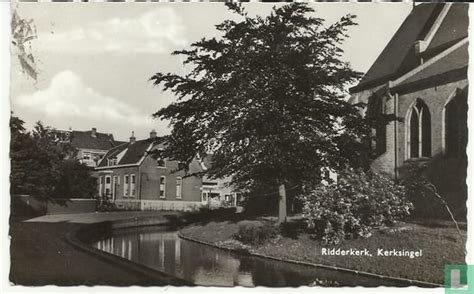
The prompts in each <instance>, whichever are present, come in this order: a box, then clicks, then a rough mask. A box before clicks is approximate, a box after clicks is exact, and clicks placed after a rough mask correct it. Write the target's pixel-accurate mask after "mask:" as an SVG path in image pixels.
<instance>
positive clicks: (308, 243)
mask: <svg viewBox="0 0 474 294" xmlns="http://www.w3.org/2000/svg"><path fill="white" fill-rule="evenodd" d="M237 231H238V223H237V222H235V221H218V222H208V223H205V224H204V223H203V224H195V225H192V226H189V227H186V228H184V229H182V230H181V233H182V234H183V235H184V236H187V237H191V238H194V239H197V240H200V241H204V242H208V243H212V244H215V245H220V246H224V247H231V248H239V247H240V248H246V249H247V250H249V251H250V252H254V253H260V254H265V255H267V256H274V257H279V258H284V259H291V260H298V261H305V262H311V263H317V264H324V265H330V266H338V267H344V268H348V269H353V270H359V271H367V272H371V273H376V274H381V275H386V276H392V277H400V278H407V279H414V280H420V281H426V282H431V283H438V284H443V283H444V275H443V268H444V265H445V264H458V263H464V260H465V255H464V249H465V244H464V243H461V242H460V241H459V239H460V238H459V234H458V232H457V231H456V229H455V228H453V227H451V226H449V227H448V226H436V227H433V226H423V225H420V224H412V223H406V224H400V225H399V226H398V228H396V229H387V230H380V231H377V232H375V233H374V234H373V236H372V237H370V238H368V239H358V240H348V241H344V242H343V243H342V244H339V245H335V246H322V245H321V244H320V242H319V241H317V240H314V239H312V238H311V237H310V235H308V234H306V233H300V234H298V235H297V236H292V238H290V237H282V236H280V235H279V236H277V237H275V238H273V239H271V240H270V241H268V242H266V243H264V244H262V245H259V246H249V245H244V244H241V243H240V242H238V241H236V240H234V235H235V234H236V233H237ZM462 233H463V235H464V240H465V239H466V231H465V230H464V231H462ZM323 248H336V249H337V248H341V249H350V248H353V249H361V250H364V249H366V248H367V249H368V250H369V251H370V253H371V254H372V256H326V255H322V249H323ZM377 249H384V250H392V249H396V250H402V249H403V250H419V249H422V250H423V251H422V256H421V257H415V258H413V259H411V258H409V257H395V256H390V257H388V256H377Z"/></svg>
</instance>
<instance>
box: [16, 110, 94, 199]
mask: <svg viewBox="0 0 474 294" xmlns="http://www.w3.org/2000/svg"><path fill="white" fill-rule="evenodd" d="M10 130H11V143H10V158H11V173H10V187H11V189H10V192H11V194H12V195H15V194H17V195H19V194H27V195H32V196H35V197H38V198H40V199H43V200H52V199H53V198H55V197H56V198H72V197H74V198H90V197H93V196H94V194H95V191H96V183H95V179H94V178H92V177H91V175H90V171H89V170H88V168H87V166H85V165H82V164H80V163H79V162H77V161H75V160H74V159H73V158H74V156H75V150H74V148H73V147H72V146H71V145H70V144H68V143H63V142H57V141H56V139H55V136H54V130H53V129H51V128H50V127H46V126H44V125H43V124H42V123H41V122H38V123H36V125H35V127H34V130H33V131H32V132H27V131H26V129H25V127H24V121H23V120H21V119H20V118H18V117H15V116H13V115H12V117H11V119H10Z"/></svg>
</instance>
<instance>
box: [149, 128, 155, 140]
mask: <svg viewBox="0 0 474 294" xmlns="http://www.w3.org/2000/svg"><path fill="white" fill-rule="evenodd" d="M150 138H156V131H155V129H153V130H151V132H150Z"/></svg>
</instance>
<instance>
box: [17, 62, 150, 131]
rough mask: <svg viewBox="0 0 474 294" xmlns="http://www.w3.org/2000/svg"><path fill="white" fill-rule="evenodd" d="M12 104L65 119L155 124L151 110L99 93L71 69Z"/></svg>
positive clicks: (134, 124) (118, 123)
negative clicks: (44, 86)
mask: <svg viewBox="0 0 474 294" xmlns="http://www.w3.org/2000/svg"><path fill="white" fill-rule="evenodd" d="M15 104H16V105H18V106H20V107H23V108H27V109H30V110H34V111H35V112H40V113H42V114H44V115H46V116H48V117H56V118H61V119H62V118H64V120H68V119H73V118H76V119H77V118H79V119H84V120H93V121H98V122H104V121H106V122H108V123H115V124H116V125H120V126H135V127H141V128H146V129H150V128H151V127H153V126H154V124H156V122H154V121H153V119H152V118H151V116H150V114H144V113H141V112H140V111H139V110H138V109H136V108H135V107H134V106H133V105H130V104H128V103H125V102H123V101H120V100H118V99H116V98H113V97H109V96H106V95H102V94H101V93H98V92H97V91H96V90H94V89H92V88H90V87H88V86H87V85H85V84H84V82H83V81H82V79H81V78H80V77H79V76H78V75H77V74H75V73H74V72H72V71H61V72H59V73H57V74H56V75H55V76H54V77H53V78H52V80H51V84H50V85H49V87H48V88H46V89H44V90H39V91H36V92H34V93H31V94H27V95H20V96H18V97H17V98H16V99H15Z"/></svg>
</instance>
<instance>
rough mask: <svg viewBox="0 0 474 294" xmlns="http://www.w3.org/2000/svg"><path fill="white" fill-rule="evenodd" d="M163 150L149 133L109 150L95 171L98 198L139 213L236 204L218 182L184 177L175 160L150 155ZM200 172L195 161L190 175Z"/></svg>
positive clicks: (200, 163) (232, 193) (198, 164)
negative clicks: (143, 138) (225, 201)
mask: <svg viewBox="0 0 474 294" xmlns="http://www.w3.org/2000/svg"><path fill="white" fill-rule="evenodd" d="M164 147H165V145H164V142H163V140H162V139H161V138H159V137H157V136H156V132H155V131H152V132H151V133H150V137H149V138H148V139H145V140H136V138H135V137H134V136H133V134H132V137H131V138H130V142H128V143H125V144H122V145H119V146H117V147H114V148H112V149H110V150H109V151H108V152H107V154H106V155H105V156H104V158H103V159H102V160H101V161H100V163H99V165H98V166H97V167H96V168H95V170H96V172H97V173H98V177H99V181H98V185H99V187H98V191H99V195H100V196H101V197H106V198H108V199H110V200H112V201H114V203H115V204H116V205H117V206H118V207H121V208H131V209H141V210H190V209H193V208H197V207H199V206H203V205H210V206H214V207H216V206H222V205H225V203H224V202H223V201H224V200H225V199H227V200H229V201H228V202H229V206H231V205H230V204H231V203H235V201H234V202H232V201H231V200H230V199H229V197H230V196H229V195H232V196H234V197H235V193H234V192H232V191H230V190H229V191H227V190H223V186H221V185H220V184H219V183H221V181H210V180H206V179H203V178H201V177H196V176H186V174H185V172H184V171H177V169H178V162H177V161H172V160H161V159H156V158H154V156H152V155H151V154H150V152H153V151H154V150H155V149H160V148H164ZM203 169H206V167H205V163H204V162H203V161H199V160H197V159H196V160H194V161H193V162H192V163H191V164H190V166H189V173H195V172H200V171H203ZM208 185H212V186H213V188H214V190H213V191H214V192H213V193H214V194H213V195H210V194H209V190H208V189H207V186H208ZM225 193H226V194H225ZM211 196H216V197H211ZM226 197H227V198H226ZM211 199H214V200H216V201H211ZM234 206H235V205H234Z"/></svg>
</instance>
